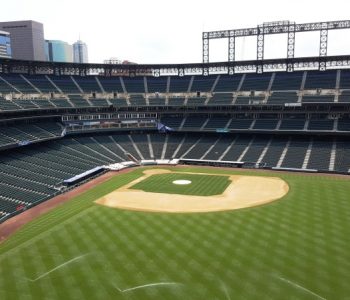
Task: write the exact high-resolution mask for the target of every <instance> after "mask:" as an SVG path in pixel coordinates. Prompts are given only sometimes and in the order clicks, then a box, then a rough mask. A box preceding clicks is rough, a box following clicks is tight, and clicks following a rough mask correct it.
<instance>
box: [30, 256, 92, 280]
mask: <svg viewBox="0 0 350 300" xmlns="http://www.w3.org/2000/svg"><path fill="white" fill-rule="evenodd" d="M88 254H89V253H87V254H83V255H80V256H77V257H74V258H72V259H71V260H68V261H66V262H64V263H63V264H60V265H59V266H57V267H55V268H53V269H51V270H50V271H48V272H46V273H44V274H42V275H40V276H39V277H37V278H35V279H30V278H27V279H28V280H29V281H31V282H35V281H37V280H39V279H41V278H43V277H45V276H47V275H49V274H50V273H52V272H54V271H56V270H58V269H60V268H62V267H64V266H66V265H68V264H70V263H72V262H73V261H76V260H78V259H81V258H83V257H84V256H86V255H88Z"/></svg>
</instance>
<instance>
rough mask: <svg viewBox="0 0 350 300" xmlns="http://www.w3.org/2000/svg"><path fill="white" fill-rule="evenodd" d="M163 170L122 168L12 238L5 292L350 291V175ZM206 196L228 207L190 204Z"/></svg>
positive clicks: (214, 294) (0, 266)
mask: <svg viewBox="0 0 350 300" xmlns="http://www.w3.org/2000/svg"><path fill="white" fill-rule="evenodd" d="M161 170H162V171H160V169H159V168H138V169H133V170H130V171H129V172H125V173H122V174H116V176H113V177H112V178H110V179H109V180H108V181H105V182H103V183H101V184H99V185H97V186H95V187H93V188H91V189H89V190H87V191H85V192H84V193H82V194H79V195H78V196H76V197H74V198H73V199H71V200H70V201H68V202H66V203H64V204H62V205H60V206H58V207H56V208H55V209H53V210H51V211H50V212H48V213H45V214H43V215H42V216H40V217H38V218H36V219H35V220H33V221H32V222H30V223H28V224H26V225H25V226H23V227H22V228H21V229H20V230H19V231H17V232H16V233H14V234H13V235H12V236H10V237H9V238H8V239H6V240H5V241H3V242H2V243H1V244H0V299H350V285H349V282H350V196H349V195H350V181H349V179H348V178H347V177H340V176H339V177H337V176H325V175H323V176H320V175H317V174H315V175H313V174H302V173H277V172H255V171H236V170H230V169H217V168H199V167H179V168H166V167H162V168H161ZM248 194H249V195H251V196H250V197H251V198H250V199H251V202H249V203H246V201H247V200H246V198H248V196H247V195H248ZM252 195H255V196H254V197H255V198H252V197H253V196H252ZM259 196H260V198H264V197H265V198H264V199H265V200H264V201H262V202H259V201H257V199H256V197H257V198H259ZM128 197H129V198H130V199H131V200H129V202H128V203H129V205H130V203H133V205H135V203H136V204H137V203H138V204H139V205H141V206H137V207H135V206H133V207H127V205H126V204H127V203H126V202H121V200H124V199H126V198H128ZM157 197H158V198H157ZM197 197H198V198H197ZM244 197H246V198H244ZM193 199H195V201H194V200H193ZM208 199H209V200H208ZM136 200H139V201H136ZM205 200H207V201H209V202H208V203H210V205H209V204H205V203H204V202H205ZM201 201H203V205H204V206H205V205H207V206H208V207H209V206H210V208H213V207H214V206H213V205H214V204H217V207H216V208H215V209H209V208H208V207H207V208H205V209H204V208H202V209H198V206H196V208H195V209H194V210H191V209H188V208H189V207H190V206H191V202H193V203H197V204H196V205H198V202H201ZM171 202H173V203H180V204H181V205H180V206H177V207H176V209H174V210H171V213H169V211H167V210H164V211H160V210H159V209H157V207H154V205H158V207H160V206H162V205H163V207H167V206H168V205H170V203H171ZM187 202H188V203H187ZM223 202H225V203H226V204H227V205H228V206H223V204H222V203H223ZM140 203H141V204H140ZM150 203H151V204H152V205H153V208H149V207H150V205H151V204H150ZM193 203H192V204H193ZM232 203H233V204H232ZM237 203H241V204H240V205H238V206H235V205H236V204H237ZM242 203H243V204H244V206H242ZM226 204H225V205H226ZM142 205H144V206H142ZM232 205H233V206H232ZM145 206H146V208H145ZM179 207H180V208H181V210H180V208H179ZM198 211H200V212H198ZM0 230H1V227H0Z"/></svg>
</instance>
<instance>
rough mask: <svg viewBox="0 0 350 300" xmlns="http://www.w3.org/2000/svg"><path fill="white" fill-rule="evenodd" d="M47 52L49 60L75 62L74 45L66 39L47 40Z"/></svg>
mask: <svg viewBox="0 0 350 300" xmlns="http://www.w3.org/2000/svg"><path fill="white" fill-rule="evenodd" d="M45 54H46V59H47V61H57V62H73V47H72V45H69V44H68V43H67V42H64V41H58V40H46V41H45Z"/></svg>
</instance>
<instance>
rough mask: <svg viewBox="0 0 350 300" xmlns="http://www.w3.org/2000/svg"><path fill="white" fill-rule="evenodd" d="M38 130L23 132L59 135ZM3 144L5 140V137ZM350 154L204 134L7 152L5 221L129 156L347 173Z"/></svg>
mask: <svg viewBox="0 0 350 300" xmlns="http://www.w3.org/2000/svg"><path fill="white" fill-rule="evenodd" d="M51 125H52V124H51ZM35 126H36V125H35ZM57 126H58V127H59V125H57ZM37 127H38V128H37V131H35V132H34V131H33V132H31V131H28V128H27V129H25V130H24V128H22V129H23V131H21V132H22V133H21V134H23V135H28V134H29V135H32V134H33V136H34V135H36V134H39V133H41V132H42V131H47V132H48V133H50V132H51V133H52V134H54V133H55V127H54V126H53V127H52V128H50V127H49V126H47V124H45V123H42V124H40V126H37ZM40 128H41V129H42V131H41V129H40ZM45 128H46V129H45ZM14 131H15V129H14ZM1 139H4V137H3V135H1V133H0V140H1ZM5 139H6V138H5ZM349 151H350V139H349V137H341V136H339V137H333V138H332V139H329V138H327V137H319V136H299V135H272V134H258V133H255V134H254V135H252V134H246V133H245V134H243V133H235V134H233V133H200V132H196V133H193V132H187V133H170V134H160V133H146V134H128V133H106V134H102V133H101V134H91V135H84V136H76V135H75V136H66V137H64V138H61V139H56V140H54V141H46V142H42V143H38V144H32V145H28V146H26V147H20V148H14V149H11V150H4V151H2V155H1V156H0V220H1V218H2V217H4V216H7V215H9V214H12V213H14V212H16V210H18V209H22V208H23V207H30V206H31V205H35V204H37V203H39V202H41V201H45V200H46V199H48V198H50V197H52V196H53V195H54V194H55V193H56V192H57V190H56V188H57V187H58V186H61V185H62V182H63V180H65V179H68V178H71V177H73V176H75V175H77V174H80V173H83V172H85V171H87V170H90V169H92V168H94V167H96V166H102V165H108V164H112V163H117V162H122V161H127V160H130V156H128V155H132V156H133V157H134V158H135V159H137V160H140V159H153V158H154V159H171V158H186V159H203V160H214V161H215V160H216V161H235V162H241V163H243V164H250V165H252V164H253V165H254V164H256V163H259V165H260V166H265V167H281V168H298V169H316V170H321V171H333V170H334V171H339V172H345V173H346V172H349V169H350V156H349V155H348V153H349ZM243 166H244V165H243Z"/></svg>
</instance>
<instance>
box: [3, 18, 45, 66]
mask: <svg viewBox="0 0 350 300" xmlns="http://www.w3.org/2000/svg"><path fill="white" fill-rule="evenodd" d="M0 30H4V31H7V32H9V33H10V35H11V47H12V58H14V59H23V60H39V61H45V60H46V57H45V49H44V44H45V41H44V26H43V24H41V23H39V22H35V21H12V22H0Z"/></svg>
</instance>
